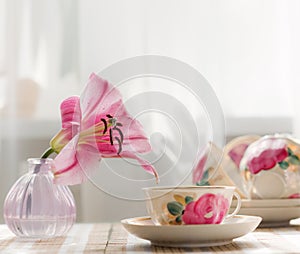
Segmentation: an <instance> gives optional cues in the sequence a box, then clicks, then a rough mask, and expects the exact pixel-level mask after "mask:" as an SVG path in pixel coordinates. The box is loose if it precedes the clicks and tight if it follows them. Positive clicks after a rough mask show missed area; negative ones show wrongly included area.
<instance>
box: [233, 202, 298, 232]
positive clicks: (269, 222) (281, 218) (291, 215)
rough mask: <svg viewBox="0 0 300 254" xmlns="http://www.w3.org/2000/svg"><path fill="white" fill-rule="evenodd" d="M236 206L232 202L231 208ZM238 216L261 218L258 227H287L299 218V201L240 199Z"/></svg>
mask: <svg viewBox="0 0 300 254" xmlns="http://www.w3.org/2000/svg"><path fill="white" fill-rule="evenodd" d="M235 206H236V201H235V200H233V202H232V208H231V210H233V208H234V207H235ZM239 214H247V215H256V216H260V217H262V223H261V224H260V227H278V226H287V225H289V224H290V220H292V219H296V218H299V217H300V199H253V200H248V199H242V206H241V209H240V211H239Z"/></svg>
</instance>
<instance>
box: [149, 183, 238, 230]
mask: <svg viewBox="0 0 300 254" xmlns="http://www.w3.org/2000/svg"><path fill="white" fill-rule="evenodd" d="M144 191H145V194H146V197H147V200H146V202H147V210H148V213H149V215H150V216H151V219H152V221H153V223H154V224H156V225H183V224H220V223H222V222H223V221H224V220H225V219H227V218H230V217H232V216H234V215H236V214H237V213H238V212H239V210H240V207H241V199H240V196H239V195H238V193H237V192H235V187H233V186H178V187H151V188H145V189H144ZM233 196H235V197H236V199H237V205H236V208H235V210H234V211H233V212H232V213H231V214H228V211H229V208H230V205H231V202H232V197H233Z"/></svg>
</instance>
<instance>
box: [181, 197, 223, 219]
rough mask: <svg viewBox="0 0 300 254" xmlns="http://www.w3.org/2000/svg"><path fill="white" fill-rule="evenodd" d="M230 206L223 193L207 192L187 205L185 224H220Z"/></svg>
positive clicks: (184, 216) (184, 215)
mask: <svg viewBox="0 0 300 254" xmlns="http://www.w3.org/2000/svg"><path fill="white" fill-rule="evenodd" d="M228 208H229V202H228V200H227V199H226V198H225V197H224V196H223V195H221V194H212V193H207V194H204V195H202V196H201V197H200V198H199V199H198V200H197V201H192V202H190V203H189V204H187V206H186V207H185V210H184V213H183V215H182V220H183V222H184V223H185V224H220V223H221V222H222V221H223V219H224V217H225V215H226V213H227V211H228Z"/></svg>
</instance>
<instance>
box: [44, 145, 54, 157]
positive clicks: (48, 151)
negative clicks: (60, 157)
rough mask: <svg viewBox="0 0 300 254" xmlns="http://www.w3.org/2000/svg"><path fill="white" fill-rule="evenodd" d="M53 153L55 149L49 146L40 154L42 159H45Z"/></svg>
mask: <svg viewBox="0 0 300 254" xmlns="http://www.w3.org/2000/svg"><path fill="white" fill-rule="evenodd" d="M53 153H55V151H54V150H53V149H52V147H49V148H48V149H47V150H46V151H45V152H44V153H43V155H42V156H41V158H42V159H46V158H48V157H49V155H51V154H53Z"/></svg>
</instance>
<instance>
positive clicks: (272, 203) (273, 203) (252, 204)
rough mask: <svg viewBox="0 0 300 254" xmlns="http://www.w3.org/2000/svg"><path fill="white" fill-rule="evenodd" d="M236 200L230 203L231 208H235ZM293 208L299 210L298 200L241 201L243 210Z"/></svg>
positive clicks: (299, 200)
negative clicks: (296, 207) (297, 207)
mask: <svg viewBox="0 0 300 254" xmlns="http://www.w3.org/2000/svg"><path fill="white" fill-rule="evenodd" d="M235 202H236V200H233V201H232V206H235ZM291 206H293V207H295V206H299V208H300V199H299V198H294V199H242V207H243V208H246V207H247V208H258V207H267V208H271V207H291ZM243 214H244V213H243Z"/></svg>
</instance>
